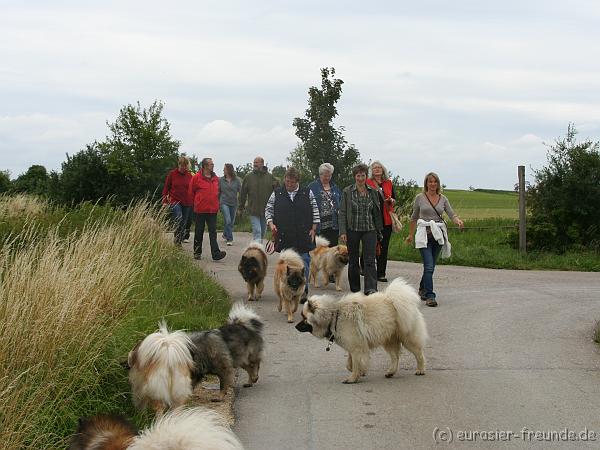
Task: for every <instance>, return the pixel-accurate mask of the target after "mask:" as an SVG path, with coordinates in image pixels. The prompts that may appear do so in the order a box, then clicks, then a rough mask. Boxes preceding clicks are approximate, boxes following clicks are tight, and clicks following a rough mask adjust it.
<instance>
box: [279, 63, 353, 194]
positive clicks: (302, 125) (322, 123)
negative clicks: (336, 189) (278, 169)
mask: <svg viewBox="0 0 600 450" xmlns="http://www.w3.org/2000/svg"><path fill="white" fill-rule="evenodd" d="M343 83H344V82H343V81H342V80H341V79H339V78H335V69H334V68H333V67H331V68H328V67H325V68H323V69H321V88H318V87H315V86H312V87H311V88H310V89H309V90H308V97H309V98H308V108H307V109H306V112H305V114H304V117H303V118H302V117H296V118H295V119H294V121H293V125H294V127H295V128H296V136H297V137H298V138H299V139H300V141H301V143H300V145H299V146H297V147H296V149H295V150H294V151H293V152H292V154H291V155H290V157H289V158H288V161H290V162H291V163H292V164H294V163H296V164H297V163H299V162H304V164H303V165H304V166H305V167H299V169H301V170H304V171H305V170H306V169H308V170H310V174H302V175H303V177H306V176H308V177H309V178H315V177H316V176H317V174H318V169H319V166H320V165H321V164H322V163H324V162H328V163H331V164H333V166H334V167H335V172H334V174H333V177H334V179H335V180H336V181H337V182H338V183H339V184H340V185H341V186H345V185H347V184H350V183H351V182H352V173H351V171H352V167H353V166H354V165H356V164H358V163H359V162H360V153H359V151H358V150H357V149H356V148H355V147H354V145H352V144H348V142H347V141H346V139H345V138H344V135H343V132H344V127H339V128H335V127H334V126H333V120H334V119H335V118H336V117H337V115H338V111H337V108H336V103H337V102H338V100H339V99H340V97H341V95H342V84H343Z"/></svg>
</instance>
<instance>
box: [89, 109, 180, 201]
mask: <svg viewBox="0 0 600 450" xmlns="http://www.w3.org/2000/svg"><path fill="white" fill-rule="evenodd" d="M162 111H163V104H162V102H160V101H155V102H154V103H153V104H152V105H150V107H149V108H148V109H146V108H142V107H141V106H140V103H139V102H138V103H137V106H133V105H127V106H125V107H123V108H122V109H121V111H120V112H119V116H118V117H117V120H116V121H115V122H114V123H112V124H111V123H108V124H107V125H108V127H109V129H110V131H111V135H109V136H107V138H106V142H103V143H100V144H99V149H100V152H101V153H102V154H103V157H104V160H105V162H106V168H107V170H108V173H109V176H110V178H111V182H110V184H111V187H112V190H113V192H112V193H113V194H114V195H115V196H116V199H117V201H118V202H120V203H128V202H129V201H131V199H133V198H139V197H145V196H148V195H150V196H152V197H153V198H155V199H156V198H158V197H160V193H161V189H162V183H163V182H164V177H165V175H166V173H167V172H168V170H169V169H170V168H172V167H174V166H175V165H176V164H177V157H178V149H179V145H180V142H179V141H178V140H176V139H174V138H173V137H172V136H171V133H170V125H169V122H168V121H167V120H166V119H165V118H163V117H162Z"/></svg>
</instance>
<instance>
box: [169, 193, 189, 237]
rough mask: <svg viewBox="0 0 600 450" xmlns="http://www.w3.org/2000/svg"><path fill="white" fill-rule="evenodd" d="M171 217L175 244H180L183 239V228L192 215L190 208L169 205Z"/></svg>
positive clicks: (178, 204) (179, 204)
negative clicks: (173, 224) (173, 223)
mask: <svg viewBox="0 0 600 450" xmlns="http://www.w3.org/2000/svg"><path fill="white" fill-rule="evenodd" d="M170 208H171V215H172V217H173V220H174V222H175V233H174V234H175V236H174V238H175V244H181V243H182V242H183V240H184V239H185V226H186V224H187V221H188V220H189V217H190V215H191V214H192V207H191V206H183V205H182V204H181V203H177V204H176V205H171V207H170Z"/></svg>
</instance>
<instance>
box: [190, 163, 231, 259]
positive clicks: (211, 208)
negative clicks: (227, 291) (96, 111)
mask: <svg viewBox="0 0 600 450" xmlns="http://www.w3.org/2000/svg"><path fill="white" fill-rule="evenodd" d="M214 166H215V165H214V163H213V161H212V159H211V158H204V159H203V160H202V166H201V169H200V171H199V172H198V173H197V174H196V175H194V176H193V177H192V181H191V183H190V189H189V193H190V196H191V197H192V200H193V202H194V213H195V216H196V229H195V231H194V259H200V258H201V257H202V239H203V237H204V224H205V223H206V225H208V237H209V239H210V252H211V253H212V259H213V260H215V261H218V260H220V259H223V258H225V255H226V253H225V252H223V251H221V250H220V249H219V243H218V242H217V212H218V211H219V177H218V176H217V175H216V174H215V173H214V172H213V168H214Z"/></svg>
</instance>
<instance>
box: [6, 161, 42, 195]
mask: <svg viewBox="0 0 600 450" xmlns="http://www.w3.org/2000/svg"><path fill="white" fill-rule="evenodd" d="M48 180H49V176H48V172H47V171H46V168H45V167H44V166H40V165H33V166H31V167H30V168H29V169H27V172H25V173H23V174H21V175H19V176H18V177H17V179H16V180H15V181H14V182H13V184H12V190H13V191H15V192H25V193H28V194H33V195H44V196H45V195H47V194H48Z"/></svg>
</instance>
